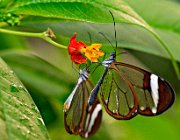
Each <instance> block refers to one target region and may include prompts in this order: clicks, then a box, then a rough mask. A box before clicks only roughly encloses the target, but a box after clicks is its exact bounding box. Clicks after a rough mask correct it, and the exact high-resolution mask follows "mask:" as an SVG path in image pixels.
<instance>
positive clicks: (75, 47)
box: [68, 34, 87, 64]
mask: <svg viewBox="0 0 180 140" xmlns="http://www.w3.org/2000/svg"><path fill="white" fill-rule="evenodd" d="M86 46H87V45H86V44H85V43H83V42H77V41H76V34H74V35H73V37H72V38H71V39H70V44H69V46H68V52H69V54H70V55H71V60H72V61H73V62H74V63H75V64H81V63H86V59H85V58H84V57H83V56H82V54H81V51H80V50H81V49H82V48H85V47H86Z"/></svg>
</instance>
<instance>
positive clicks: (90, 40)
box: [87, 32, 92, 44]
mask: <svg viewBox="0 0 180 140" xmlns="http://www.w3.org/2000/svg"><path fill="white" fill-rule="evenodd" d="M87 33H88V36H89V42H90V44H92V36H91V34H90V32H87Z"/></svg>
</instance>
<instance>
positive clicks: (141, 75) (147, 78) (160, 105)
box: [114, 62, 175, 116]
mask: <svg viewBox="0 0 180 140" xmlns="http://www.w3.org/2000/svg"><path fill="white" fill-rule="evenodd" d="M114 64H115V65H116V67H118V68H119V70H120V71H121V72H122V73H123V74H124V75H125V76H126V77H127V78H128V79H129V81H130V82H131V84H132V86H133V88H134V90H135V93H136V94H137V96H138V104H139V107H138V113H139V114H142V115H147V116H153V115H158V114H161V113H163V112H164V111H165V110H167V109H168V108H169V107H170V106H171V105H172V104H173V102H174V99H175V97H174V96H175V94H174V91H173V90H172V88H171V86H170V85H169V84H168V83H167V82H166V81H165V80H164V79H162V78H160V77H158V76H157V75H155V74H152V73H150V72H148V71H145V70H143V69H140V68H138V67H135V66H132V65H129V64H125V63H120V62H114Z"/></svg>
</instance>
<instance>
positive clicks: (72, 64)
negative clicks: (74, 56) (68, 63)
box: [72, 62, 79, 73]
mask: <svg viewBox="0 0 180 140" xmlns="http://www.w3.org/2000/svg"><path fill="white" fill-rule="evenodd" d="M73 64H74V63H73V62H72V69H73V70H75V71H76V72H77V73H79V71H78V70H77V69H76V68H75V67H74V65H73Z"/></svg>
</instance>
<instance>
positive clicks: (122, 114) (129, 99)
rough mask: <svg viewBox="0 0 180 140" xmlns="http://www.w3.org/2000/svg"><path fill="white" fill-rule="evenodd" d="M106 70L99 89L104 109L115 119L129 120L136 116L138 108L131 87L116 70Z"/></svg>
mask: <svg viewBox="0 0 180 140" xmlns="http://www.w3.org/2000/svg"><path fill="white" fill-rule="evenodd" d="M107 70H108V71H107V73H106V75H105V77H104V80H103V82H102V85H101V89H100V95H101V99H102V102H103V104H104V107H105V109H106V111H107V112H108V113H109V114H110V115H111V116H112V117H114V118H115V119H131V118H132V117H134V116H135V115H136V111H137V107H138V104H137V97H136V95H135V92H134V90H133V89H132V85H130V84H131V83H130V82H129V81H128V80H127V79H126V78H125V77H123V76H122V74H121V73H119V70H118V69H114V68H113V69H111V68H107Z"/></svg>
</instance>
